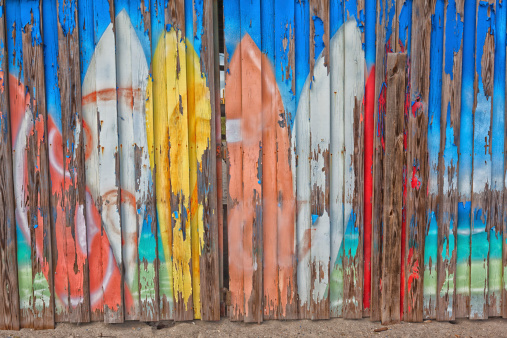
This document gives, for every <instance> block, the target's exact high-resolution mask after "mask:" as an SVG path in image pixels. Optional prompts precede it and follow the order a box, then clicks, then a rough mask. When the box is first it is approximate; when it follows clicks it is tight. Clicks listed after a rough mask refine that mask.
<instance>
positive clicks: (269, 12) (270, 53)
mask: <svg viewBox="0 0 507 338" xmlns="http://www.w3.org/2000/svg"><path fill="white" fill-rule="evenodd" d="M261 15H262V18H263V20H262V23H261V24H262V26H261V31H262V46H261V50H262V53H264V55H266V56H267V58H268V60H269V61H270V62H271V64H272V65H274V64H275V2H274V1H262V2H261Z"/></svg>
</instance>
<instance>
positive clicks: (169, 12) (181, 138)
mask: <svg viewBox="0 0 507 338" xmlns="http://www.w3.org/2000/svg"><path fill="white" fill-rule="evenodd" d="M165 23H166V37H165V42H166V48H165V53H166V59H165V61H166V74H165V80H166V90H167V94H166V95H167V108H166V109H167V114H168V122H169V127H168V128H169V140H168V142H169V173H170V181H171V183H170V187H171V188H170V204H171V226H172V238H173V243H172V245H173V251H172V254H173V256H172V264H173V290H174V302H175V303H174V319H175V320H178V321H180V320H192V319H193V316H194V313H193V300H192V276H191V270H192V253H191V238H192V234H191V230H190V222H189V215H188V213H189V211H190V209H189V201H190V185H189V159H188V110H187V100H186V99H185V96H186V95H187V93H186V90H187V76H186V54H185V53H186V47H185V37H184V34H185V7H184V2H183V1H181V0H180V1H173V2H170V3H169V4H167V6H166V8H165Z"/></svg>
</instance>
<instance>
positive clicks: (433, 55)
mask: <svg viewBox="0 0 507 338" xmlns="http://www.w3.org/2000/svg"><path fill="white" fill-rule="evenodd" d="M444 6H445V4H444V0H437V2H436V4H435V12H434V14H433V15H432V16H431V43H430V60H429V61H430V87H429V101H428V167H429V176H428V193H429V195H430V196H431V197H433V198H435V199H436V198H437V196H438V154H439V152H440V118H441V106H442V62H443V47H444V27H443V25H444ZM437 200H438V199H437ZM432 207H433V206H432V205H429V204H428V205H427V208H428V209H427V213H428V219H427V222H428V223H427V225H426V236H425V240H424V271H425V278H424V292H423V294H424V296H423V298H424V304H425V305H424V306H425V308H429V309H430V308H432V309H430V311H434V308H435V303H436V299H435V295H436V294H437V290H436V285H437V283H436V276H437V269H436V268H437V265H436V262H437V254H438V235H437V234H438V225H437V214H438V209H439V208H440V207H441V206H439V205H435V206H434V208H432ZM427 272H429V275H427V274H426V273H427Z"/></svg>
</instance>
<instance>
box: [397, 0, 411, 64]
mask: <svg viewBox="0 0 507 338" xmlns="http://www.w3.org/2000/svg"><path fill="white" fill-rule="evenodd" d="M411 33H412V0H405V1H404V2H403V6H402V7H401V11H400V16H399V17H398V40H399V41H398V43H399V44H400V45H401V46H403V49H404V51H406V52H407V54H408V55H410V41H411Z"/></svg>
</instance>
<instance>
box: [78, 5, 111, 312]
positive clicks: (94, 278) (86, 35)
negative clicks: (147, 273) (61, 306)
mask: <svg viewBox="0 0 507 338" xmlns="http://www.w3.org/2000/svg"><path fill="white" fill-rule="evenodd" d="M78 13H79V15H78V18H79V51H80V60H81V89H82V93H81V102H82V119H83V120H82V125H83V134H84V135H83V140H84V142H83V143H82V146H81V147H82V148H84V150H85V155H84V156H85V183H86V187H87V192H86V205H85V210H86V225H87V226H86V235H87V240H88V253H89V254H90V256H89V257H90V259H89V263H88V269H89V273H88V274H89V278H90V280H89V291H90V310H91V311H90V312H91V314H90V319H91V320H92V321H100V320H103V319H104V309H103V307H104V301H103V297H102V281H103V274H102V257H103V256H102V245H103V243H105V246H106V248H108V247H109V245H108V243H107V241H104V242H103V236H102V234H101V231H100V230H101V228H102V225H101V218H100V212H99V209H98V207H97V204H96V201H95V196H97V195H98V193H99V192H98V191H99V184H98V164H97V150H96V149H97V144H96V141H95V139H93V140H92V139H91V137H92V135H93V136H95V137H96V135H97V122H96V121H97V117H96V115H94V113H93V112H95V111H96V110H97V98H96V95H93V94H92V95H91V96H88V97H87V96H86V95H87V94H90V93H95V83H94V82H93V81H92V80H91V78H92V74H91V73H90V74H89V75H88V68H89V67H90V64H91V63H92V55H93V52H94V49H95V48H94V43H93V41H94V39H93V29H86V27H90V26H91V25H92V22H93V7H92V3H91V1H80V2H79V3H78ZM93 63H95V61H93ZM85 79H87V81H86V83H85ZM90 115H94V119H93V117H92V116H90ZM94 143H95V144H94Z"/></svg>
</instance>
